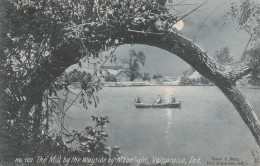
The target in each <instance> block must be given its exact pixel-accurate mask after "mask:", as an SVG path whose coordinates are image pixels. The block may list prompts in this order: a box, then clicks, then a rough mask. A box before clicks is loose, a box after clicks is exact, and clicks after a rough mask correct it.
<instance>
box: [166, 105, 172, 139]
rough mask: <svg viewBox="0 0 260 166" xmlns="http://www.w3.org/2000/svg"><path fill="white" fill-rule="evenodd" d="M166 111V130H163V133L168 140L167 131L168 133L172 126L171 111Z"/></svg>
mask: <svg viewBox="0 0 260 166" xmlns="http://www.w3.org/2000/svg"><path fill="white" fill-rule="evenodd" d="M166 111H167V114H166V116H167V128H166V130H165V133H166V138H168V133H169V131H170V128H171V126H172V111H173V110H172V109H166Z"/></svg>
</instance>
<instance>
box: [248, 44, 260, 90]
mask: <svg viewBox="0 0 260 166" xmlns="http://www.w3.org/2000/svg"><path fill="white" fill-rule="evenodd" d="M245 54H246V56H248V57H251V58H254V61H255V62H256V63H255V66H254V70H253V72H252V73H251V75H250V76H249V80H248V83H249V84H250V85H253V86H260V46H258V47H255V48H252V49H250V50H248V51H247V52H246V53H245Z"/></svg>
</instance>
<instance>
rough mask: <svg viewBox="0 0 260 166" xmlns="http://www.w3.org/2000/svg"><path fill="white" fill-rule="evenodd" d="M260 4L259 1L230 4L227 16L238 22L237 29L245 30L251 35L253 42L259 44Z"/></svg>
mask: <svg viewBox="0 0 260 166" xmlns="http://www.w3.org/2000/svg"><path fill="white" fill-rule="evenodd" d="M259 10H260V4H259V1H249V0H240V4H239V3H232V5H231V9H230V11H228V12H227V16H230V17H231V18H235V19H237V21H238V29H239V30H245V31H246V32H248V34H250V35H252V34H253V40H252V41H254V42H256V43H257V42H259V36H260V18H259Z"/></svg>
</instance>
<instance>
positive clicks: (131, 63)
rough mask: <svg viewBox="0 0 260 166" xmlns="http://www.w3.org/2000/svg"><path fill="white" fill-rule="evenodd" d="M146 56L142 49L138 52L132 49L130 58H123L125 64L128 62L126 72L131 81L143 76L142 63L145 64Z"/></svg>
mask: <svg viewBox="0 0 260 166" xmlns="http://www.w3.org/2000/svg"><path fill="white" fill-rule="evenodd" d="M145 58H146V57H145V54H144V53H143V52H142V51H139V52H138V53H137V52H136V51H135V50H133V49H132V50H130V52H129V58H128V59H122V62H123V63H124V64H127V68H126V70H125V73H126V74H127V75H128V77H129V78H130V81H133V80H134V79H136V78H140V77H141V68H140V64H141V65H143V66H144V64H145Z"/></svg>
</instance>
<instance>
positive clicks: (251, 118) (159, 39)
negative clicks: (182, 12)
mask: <svg viewBox="0 0 260 166" xmlns="http://www.w3.org/2000/svg"><path fill="white" fill-rule="evenodd" d="M120 35H122V36H120ZM118 37H119V38H120V37H126V41H125V42H124V43H122V44H145V45H150V46H154V47H158V48H161V49H163V50H167V51H169V52H171V53H173V54H175V55H177V56H178V57H180V58H181V59H183V60H184V61H185V62H187V63H188V64H190V65H191V66H192V67H193V68H194V69H195V70H197V71H198V72H199V73H200V74H201V75H203V76H205V77H206V78H208V79H209V80H210V81H212V82H213V83H214V84H215V85H216V86H217V87H218V88H219V89H220V90H221V91H222V92H223V93H224V94H225V96H226V97H227V98H228V99H229V101H230V102H231V103H232V104H233V105H234V107H235V108H236V110H237V111H238V113H239V114H240V116H241V118H242V119H243V121H244V122H245V124H246V125H247V126H248V128H249V129H250V131H251V132H252V134H253V136H254V138H255V140H256V142H257V144H258V146H260V139H259V138H260V132H259V131H260V130H259V129H260V123H259V120H258V118H257V116H256V115H255V113H254V112H253V110H252V108H251V107H250V106H249V104H248V103H247V101H246V100H245V98H244V97H243V95H242V94H241V93H240V92H239V90H238V89H237V88H236V87H235V83H236V81H237V80H238V79H239V78H241V77H242V76H244V75H246V74H248V73H249V72H251V71H252V66H253V65H252V61H251V60H245V61H243V62H241V63H239V64H234V65H229V66H223V65H221V64H218V63H217V62H215V61H214V60H213V59H212V58H210V57H209V56H208V55H207V53H206V52H204V51H203V50H202V49H201V48H199V47H198V46H196V45H195V44H194V43H193V42H191V41H190V40H188V39H187V38H185V37H184V36H182V35H181V34H179V33H175V32H168V33H167V34H166V33H145V32H139V31H134V30H129V31H127V32H126V33H125V34H122V33H121V34H118ZM72 55H73V56H72ZM80 55H81V54H79V47H78V46H77V45H76V46H75V45H64V46H63V47H62V48H61V49H59V50H56V52H53V60H52V61H51V62H48V63H47V65H43V66H42V68H39V70H37V71H36V72H35V74H34V75H33V77H31V78H30V80H31V82H29V84H28V85H27V86H25V87H24V88H23V89H24V91H25V92H27V91H28V90H29V91H30V93H29V94H32V93H35V91H34V90H35V89H36V92H39V90H40V91H42V90H45V89H46V88H47V87H48V86H49V84H50V83H51V82H52V81H53V80H54V79H55V78H56V77H58V76H59V75H61V74H62V72H63V71H65V69H66V68H68V67H69V66H70V65H72V64H74V63H77V62H78V61H79V59H80ZM61 57H62V58H61ZM46 73H47V74H48V76H46V77H43V78H42V75H43V74H46ZM27 93H28V92H27ZM31 106H32V105H31Z"/></svg>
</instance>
